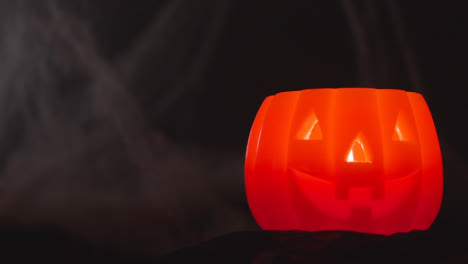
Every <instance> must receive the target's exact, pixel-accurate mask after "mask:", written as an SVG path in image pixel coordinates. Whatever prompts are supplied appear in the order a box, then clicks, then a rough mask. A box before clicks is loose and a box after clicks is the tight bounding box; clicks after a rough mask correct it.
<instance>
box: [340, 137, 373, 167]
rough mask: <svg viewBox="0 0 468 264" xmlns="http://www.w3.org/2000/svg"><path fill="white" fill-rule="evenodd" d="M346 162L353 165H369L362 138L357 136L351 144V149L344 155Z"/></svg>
mask: <svg viewBox="0 0 468 264" xmlns="http://www.w3.org/2000/svg"><path fill="white" fill-rule="evenodd" d="M346 162H353V163H371V162H372V161H371V160H370V157H369V153H368V151H367V147H366V146H365V144H364V142H363V140H362V137H361V136H357V137H356V138H355V139H354V140H353V143H352V144H351V148H350V149H349V151H348V155H346Z"/></svg>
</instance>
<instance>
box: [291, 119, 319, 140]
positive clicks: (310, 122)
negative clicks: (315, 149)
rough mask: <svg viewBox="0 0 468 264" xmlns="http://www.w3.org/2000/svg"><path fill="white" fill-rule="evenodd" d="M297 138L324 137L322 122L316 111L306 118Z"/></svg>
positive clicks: (316, 138)
mask: <svg viewBox="0 0 468 264" xmlns="http://www.w3.org/2000/svg"><path fill="white" fill-rule="evenodd" d="M296 138H297V139H301V140H321V139H322V138H323V136H322V128H321V127H320V123H319V121H318V119H317V116H316V115H315V113H312V114H311V115H310V116H309V117H308V118H307V119H306V121H305V122H304V124H303V125H302V126H301V128H300V129H299V131H298V133H297V135H296Z"/></svg>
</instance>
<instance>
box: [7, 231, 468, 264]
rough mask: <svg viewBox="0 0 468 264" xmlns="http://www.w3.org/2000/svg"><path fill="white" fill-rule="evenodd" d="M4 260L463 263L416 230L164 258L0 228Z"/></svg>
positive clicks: (276, 237) (272, 239)
mask: <svg viewBox="0 0 468 264" xmlns="http://www.w3.org/2000/svg"><path fill="white" fill-rule="evenodd" d="M0 241H1V243H0V246H1V248H2V259H3V260H14V261H15V262H16V263H20V262H21V263H22V262H23V261H26V260H31V259H35V260H40V261H42V262H45V263H98V262H99V263H467V262H468V252H467V250H466V248H468V242H467V241H466V239H462V237H461V236H460V235H459V234H457V233H445V234H440V233H438V232H435V231H434V232H433V231H425V232H421V231H414V232H411V233H405V234H403V233H402V234H395V235H393V236H377V235H368V234H359V233H352V232H315V233H313V232H312V233H310V232H301V231H284V232H281V231H245V232H236V233H231V234H227V235H224V236H221V237H218V238H215V239H213V240H209V241H206V242H204V243H201V244H199V245H196V246H193V247H189V248H185V249H181V250H178V251H176V252H174V253H172V254H170V255H167V256H164V257H162V258H159V259H158V258H152V257H150V256H148V255H144V254H138V253H123V252H119V251H115V250H112V249H110V248H104V247H99V246H95V245H92V244H89V243H87V242H85V241H84V240H80V239H79V238H77V237H76V236H73V235H71V234H67V233H63V232H60V231H59V230H56V229H49V228H40V229H18V228H9V229H3V230H2V231H0Z"/></svg>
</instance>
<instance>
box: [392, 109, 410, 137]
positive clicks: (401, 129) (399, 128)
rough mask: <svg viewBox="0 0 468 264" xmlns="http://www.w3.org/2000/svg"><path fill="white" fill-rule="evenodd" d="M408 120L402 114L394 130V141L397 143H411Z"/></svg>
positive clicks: (399, 115)
mask: <svg viewBox="0 0 468 264" xmlns="http://www.w3.org/2000/svg"><path fill="white" fill-rule="evenodd" d="M407 123H408V120H406V119H405V118H404V115H403V114H402V113H401V112H400V113H399V114H398V117H397V121H396V123H395V129H394V130H393V136H392V139H393V140H395V141H410V135H409V133H408V131H407V130H408V129H409V127H408V125H407Z"/></svg>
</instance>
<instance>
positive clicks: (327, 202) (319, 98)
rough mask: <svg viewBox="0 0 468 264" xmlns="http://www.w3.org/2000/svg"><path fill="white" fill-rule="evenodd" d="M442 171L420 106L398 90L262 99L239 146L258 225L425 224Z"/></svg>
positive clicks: (372, 227) (400, 228) (437, 201)
mask: <svg viewBox="0 0 468 264" xmlns="http://www.w3.org/2000/svg"><path fill="white" fill-rule="evenodd" d="M442 178H443V177H442V158H441V154H440V148H439V142H438V138H437V134H436V130H435V126H434V123H433V120H432V116H431V113H430V111H429V108H428V106H427V104H426V102H425V100H424V98H423V97H422V96H421V95H420V94H418V93H413V92H406V91H402V90H393V89H373V88H338V89H333V88H330V89H309V90H303V91H292V92H284V93H279V94H276V95H274V96H270V97H267V98H266V99H265V100H264V102H263V104H262V106H261V107H260V109H259V111H258V113H257V116H256V118H255V121H254V123H253V126H252V129H251V132H250V136H249V142H248V146H247V153H246V164H245V184H246V192H247V198H248V203H249V207H250V209H251V212H252V214H253V216H254V217H255V219H256V221H257V223H258V224H259V225H260V227H262V228H263V229H270V230H293V229H297V230H306V231H321V230H347V231H355V232H364V233H375V234H393V233H396V232H408V231H411V230H426V229H428V228H429V227H430V226H431V224H432V223H433V221H434V220H435V218H436V216H437V214H438V212H439V208H440V205H441V202H442V185H443V180H442Z"/></svg>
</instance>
